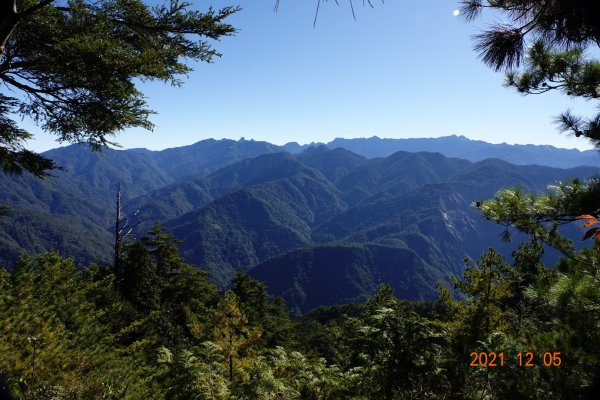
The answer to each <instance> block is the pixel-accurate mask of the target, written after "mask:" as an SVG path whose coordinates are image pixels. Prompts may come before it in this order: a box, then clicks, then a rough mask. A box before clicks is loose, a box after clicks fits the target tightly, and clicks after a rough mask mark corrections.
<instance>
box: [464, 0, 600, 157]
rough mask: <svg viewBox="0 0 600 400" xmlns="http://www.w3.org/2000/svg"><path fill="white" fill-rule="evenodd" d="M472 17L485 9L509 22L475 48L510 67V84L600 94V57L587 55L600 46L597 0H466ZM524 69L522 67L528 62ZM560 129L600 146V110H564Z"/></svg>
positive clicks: (495, 64)
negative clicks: (577, 112)
mask: <svg viewBox="0 0 600 400" xmlns="http://www.w3.org/2000/svg"><path fill="white" fill-rule="evenodd" d="M462 3H463V6H462V8H461V14H462V15H464V16H465V18H466V19H467V20H469V21H471V20H473V19H475V18H477V17H478V16H479V15H481V13H482V12H483V11H484V10H486V9H487V10H491V11H495V12H498V13H500V14H502V18H503V19H504V20H506V21H508V22H505V23H502V24H496V25H494V26H492V27H491V28H490V29H489V30H487V31H485V32H482V33H481V34H479V35H477V36H476V39H475V50H476V51H477V52H478V53H479V55H480V57H481V59H482V60H483V62H484V63H485V64H487V65H488V66H490V67H492V68H494V69H495V70H497V71H498V70H502V69H504V70H506V71H507V75H506V86H508V87H514V88H515V89H517V91H519V92H520V93H523V94H540V93H546V92H549V91H552V90H558V91H561V92H563V93H565V94H567V95H569V96H572V97H581V98H584V99H594V100H597V99H598V98H600V61H599V60H597V59H593V58H590V56H589V54H587V55H586V53H585V50H586V49H587V48H590V49H594V48H597V47H598V46H600V19H598V15H600V3H599V2H598V1H596V0H577V1H573V0H526V1H524V0H502V1H482V0H465V1H462ZM523 61H524V64H525V67H524V69H522V70H518V67H519V66H520V65H521V64H522V63H523ZM557 123H558V124H559V126H560V129H561V130H562V131H565V132H570V133H572V134H574V135H575V136H577V137H580V136H583V137H586V138H588V139H589V140H590V141H591V142H592V143H593V144H594V145H595V146H596V147H600V113H598V114H597V115H596V116H594V117H591V118H588V119H585V118H582V117H578V116H574V115H573V114H571V112H570V111H566V112H564V113H563V114H562V115H561V116H560V117H558V119H557Z"/></svg>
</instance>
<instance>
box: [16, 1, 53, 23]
mask: <svg viewBox="0 0 600 400" xmlns="http://www.w3.org/2000/svg"><path fill="white" fill-rule="evenodd" d="M53 1H54V0H42V1H40V2H39V3H37V4H36V5H34V6H31V7H29V8H28V9H27V10H24V11H21V12H19V13H17V19H21V18H25V17H26V16H28V15H31V14H32V13H34V12H36V11H37V10H39V9H40V8H44V7H46V6H47V5H49V4H50V3H52V2H53Z"/></svg>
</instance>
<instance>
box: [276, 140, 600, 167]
mask: <svg viewBox="0 0 600 400" xmlns="http://www.w3.org/2000/svg"><path fill="white" fill-rule="evenodd" d="M319 145H326V146H327V147H328V148H330V149H334V148H337V147H341V148H344V149H346V150H350V151H352V152H353V153H356V154H359V155H362V156H364V157H367V158H374V157H387V156H389V155H391V154H393V153H395V152H397V151H408V152H421V151H429V152H436V153H440V154H443V155H445V156H446V157H456V158H462V159H464V160H469V161H475V162H476V161H482V160H485V159H488V158H498V159H500V160H504V161H507V162H509V163H511V164H515V165H545V166H549V167H555V168H573V167H578V166H583V165H588V166H595V167H600V154H599V153H598V151H595V150H585V151H580V150H577V149H562V148H558V147H554V146H550V145H533V144H525V145H523V144H506V143H501V144H492V143H488V142H484V141H481V140H471V139H468V138H466V137H464V136H456V135H452V136H442V137H439V138H409V139H382V138H379V137H377V136H373V137H370V138H356V139H343V138H336V139H334V140H332V141H331V142H329V143H311V144H306V145H299V144H298V143H295V142H291V143H287V144H285V145H284V146H283V148H284V149H285V150H286V151H289V152H291V153H298V152H301V151H303V150H305V149H306V148H308V147H315V146H319Z"/></svg>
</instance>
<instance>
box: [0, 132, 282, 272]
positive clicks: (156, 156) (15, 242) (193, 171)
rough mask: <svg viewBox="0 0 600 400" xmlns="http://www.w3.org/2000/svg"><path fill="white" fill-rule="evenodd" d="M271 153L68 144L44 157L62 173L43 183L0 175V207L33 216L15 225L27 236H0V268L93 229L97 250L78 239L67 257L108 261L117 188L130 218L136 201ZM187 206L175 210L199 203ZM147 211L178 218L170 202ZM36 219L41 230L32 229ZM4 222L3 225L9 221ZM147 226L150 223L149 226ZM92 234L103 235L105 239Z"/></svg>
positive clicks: (244, 147) (219, 147)
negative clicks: (182, 181) (22, 255)
mask: <svg viewBox="0 0 600 400" xmlns="http://www.w3.org/2000/svg"><path fill="white" fill-rule="evenodd" d="M276 151H281V149H280V148H279V147H278V146H274V145H271V144H269V143H266V142H255V141H234V140H228V139H223V140H214V139H209V140H204V141H201V142H198V143H196V144H193V145H191V146H184V147H179V148H174V149H167V150H163V151H150V150H146V149H132V150H115V149H104V150H103V151H101V152H91V151H90V148H89V146H87V145H70V146H65V147H60V148H57V149H53V150H50V151H47V152H45V153H44V155H46V156H47V157H49V158H51V159H53V160H54V161H55V162H56V164H57V165H58V166H59V167H61V168H62V169H61V170H56V171H53V175H54V176H53V177H49V178H48V179H46V180H40V179H37V178H34V177H32V176H30V175H27V174H25V175H24V176H21V177H17V176H9V175H6V174H1V173H0V186H1V187H2V188H3V189H4V190H3V192H2V193H0V204H4V203H6V204H9V205H10V206H11V208H12V209H13V217H14V216H16V215H27V216H31V215H35V216H36V217H35V218H24V219H23V218H22V219H20V220H19V223H20V224H22V225H23V227H22V228H23V229H22V232H29V233H30V234H27V235H25V234H19V235H18V238H16V237H13V236H14V235H17V233H16V230H15V229H17V228H18V227H14V228H11V229H10V231H11V232H12V234H10V235H9V233H8V231H6V230H5V231H4V232H3V235H0V263H9V264H10V263H12V262H14V261H15V259H16V258H18V255H19V254H20V253H22V252H23V251H28V252H39V251H42V250H45V249H55V248H57V245H56V243H58V242H60V241H61V240H62V239H61V235H62V233H63V232H64V235H65V237H66V236H68V235H69V233H68V232H69V231H68V230H67V229H65V227H66V226H69V227H71V228H72V230H73V231H74V232H75V231H76V232H79V234H80V233H82V232H85V231H86V230H88V231H89V230H90V229H92V230H93V231H94V232H96V233H94V235H96V236H97V237H98V239H97V240H98V242H99V243H101V244H93V243H92V241H84V240H83V241H81V246H80V248H79V249H77V251H75V249H74V248H71V250H73V251H70V253H71V254H73V255H78V256H80V255H84V254H87V255H89V256H90V257H92V255H94V256H93V257H96V256H97V259H102V260H106V259H109V258H110V249H109V246H106V239H107V238H110V234H109V233H108V231H107V229H110V228H111V225H112V224H113V223H114V212H115V210H114V207H115V194H116V189H117V185H118V184H119V183H120V184H121V195H122V199H123V204H124V205H125V209H126V211H131V212H133V211H135V208H134V207H131V206H130V207H127V205H128V203H129V201H130V200H131V199H133V198H136V197H140V196H144V195H145V194H147V193H149V192H152V191H154V190H158V189H160V188H165V187H167V186H168V185H169V184H172V183H175V182H176V181H177V180H179V179H183V177H186V176H190V175H191V176H197V175H198V174H199V173H200V172H202V173H205V172H207V171H215V170H217V169H219V168H222V167H223V166H226V165H229V164H232V163H235V162H237V161H240V160H244V159H247V158H249V157H255V156H257V155H260V154H266V153H273V152H276ZM194 189H196V188H194ZM194 191H195V192H196V190H194ZM188 192H189V190H188ZM190 196H191V195H190ZM206 196H207V197H206V199H205V202H207V201H210V200H212V199H213V197H212V196H210V194H206ZM192 200H193V204H194V205H193V206H192V207H189V208H185V207H186V206H185V205H180V207H179V208H181V209H185V212H187V211H190V210H192V209H193V208H195V207H197V206H198V205H197V204H199V203H201V202H200V201H198V200H195V199H192ZM134 205H137V204H134ZM147 207H148V208H149V209H152V210H154V212H153V213H149V214H150V216H151V217H152V216H159V217H161V218H159V219H169V218H174V217H176V216H177V215H180V213H177V212H176V211H172V209H171V203H168V202H163V203H161V202H158V203H156V204H148V205H147ZM37 220H39V221H43V223H36V221H37ZM2 222H3V223H7V222H6V219H5V220H4V221H2ZM150 222H153V220H150V219H149V220H148V223H150ZM90 224H91V225H90ZM33 226H35V228H33ZM88 228H89V229H88ZM7 229H8V228H7ZM34 231H35V234H34ZM22 232H21V233H22ZM97 232H106V233H107V235H100V234H98V233H97ZM93 257H92V258H93ZM79 258H81V257H79ZM84 258H85V257H84ZM86 259H87V258H86Z"/></svg>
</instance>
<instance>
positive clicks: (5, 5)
mask: <svg viewBox="0 0 600 400" xmlns="http://www.w3.org/2000/svg"><path fill="white" fill-rule="evenodd" d="M0 15H1V17H0V62H2V59H3V58H4V53H5V48H6V44H7V43H8V39H10V36H11V35H12V33H13V32H14V30H15V28H16V26H17V22H18V20H19V19H18V15H17V0H0Z"/></svg>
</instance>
